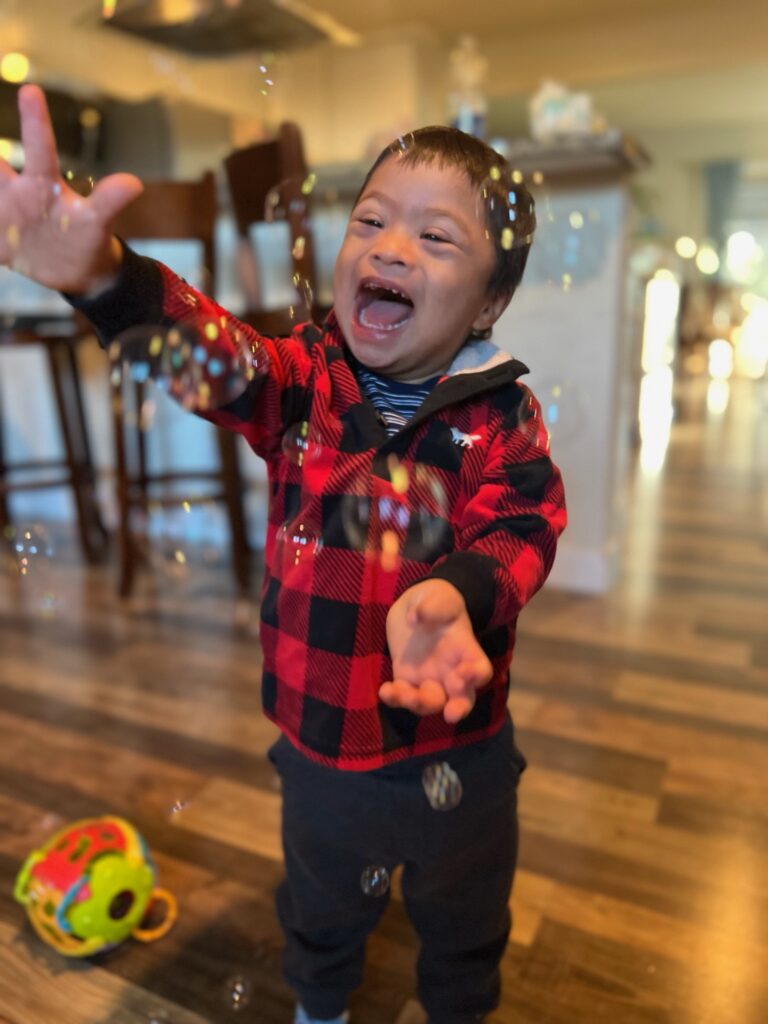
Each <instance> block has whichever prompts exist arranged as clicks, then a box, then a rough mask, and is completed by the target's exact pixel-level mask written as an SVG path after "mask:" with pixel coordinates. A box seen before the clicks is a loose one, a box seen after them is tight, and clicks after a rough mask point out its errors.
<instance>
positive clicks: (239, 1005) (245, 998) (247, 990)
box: [225, 974, 253, 1013]
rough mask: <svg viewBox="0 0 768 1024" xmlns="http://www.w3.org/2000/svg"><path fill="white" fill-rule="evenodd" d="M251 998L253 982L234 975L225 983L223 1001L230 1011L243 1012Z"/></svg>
mask: <svg viewBox="0 0 768 1024" xmlns="http://www.w3.org/2000/svg"><path fill="white" fill-rule="evenodd" d="M252 996H253V982H251V981H249V979H248V978H244V977H243V976H242V975H241V974H236V975H235V976H234V977H232V978H230V979H229V980H228V981H227V984H226V986H225V999H226V1002H227V1005H228V1006H229V1007H230V1009H232V1010H234V1011H235V1012H236V1013H237V1012H239V1011H240V1010H244V1009H245V1008H246V1006H248V1004H249V1003H250V1001H251V997H252Z"/></svg>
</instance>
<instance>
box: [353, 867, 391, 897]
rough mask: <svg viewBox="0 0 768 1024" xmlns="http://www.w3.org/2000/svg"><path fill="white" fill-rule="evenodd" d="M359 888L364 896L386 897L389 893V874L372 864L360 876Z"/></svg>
mask: <svg viewBox="0 0 768 1024" xmlns="http://www.w3.org/2000/svg"><path fill="white" fill-rule="evenodd" d="M360 887H361V888H362V890H363V892H364V893H365V895H366V896H374V897H377V898H378V897H380V896H386V895H387V893H388V892H389V872H388V871H387V869H386V868H384V867H380V866H378V865H373V864H372V865H371V866H370V867H367V868H366V869H365V871H363V873H362V875H361V876H360Z"/></svg>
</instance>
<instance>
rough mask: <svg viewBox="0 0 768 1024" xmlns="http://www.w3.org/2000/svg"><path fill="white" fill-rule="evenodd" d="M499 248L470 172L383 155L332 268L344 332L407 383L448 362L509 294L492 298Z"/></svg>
mask: <svg viewBox="0 0 768 1024" xmlns="http://www.w3.org/2000/svg"><path fill="white" fill-rule="evenodd" d="M494 263H495V250H494V246H493V243H492V241H491V239H490V238H489V237H488V234H487V227H486V220H485V211H484V209H483V206H482V203H481V202H480V200H479V196H478V194H477V190H476V189H475V188H474V186H473V185H472V183H471V182H470V180H469V178H468V177H466V176H465V175H464V174H463V173H462V172H461V171H460V170H458V169H457V168H454V167H445V168H440V167H439V166H437V165H436V164H421V165H418V166H416V167H404V166H402V165H401V164H400V163H399V161H398V159H397V157H395V156H392V157H389V158H387V159H386V160H385V161H384V163H382V164H381V165H380V166H379V167H378V168H377V170H376V171H375V172H374V174H373V176H372V177H371V180H370V181H369V182H368V185H367V186H366V188H365V191H364V192H363V194H362V196H361V197H360V200H359V202H358V203H357V205H356V206H355V208H354V210H353V211H352V214H351V217H350V220H349V225H348V226H347V232H346V235H345V237H344V242H343V244H342V247H341V250H340V252H339V255H338V258H337V260H336V269H335V271H334V279H333V284H334V308H335V310H336V316H337V317H338V321H339V324H340V326H341V330H342V333H343V334H344V337H345V339H346V341H347V344H348V345H349V347H350V349H351V350H352V352H353V354H354V355H355V356H356V358H357V359H359V360H360V362H361V363H363V364H364V365H365V366H367V367H369V368H370V369H372V370H377V371H379V372H380V373H384V374H387V375H388V376H390V377H395V378H397V379H398V380H403V381H420V380H426V379H427V378H429V377H432V376H434V375H435V374H438V373H441V372H443V371H444V370H446V369H447V367H448V366H449V365H450V362H451V360H452V358H453V356H454V355H455V353H456V352H457V351H458V350H459V348H461V346H462V344H463V343H464V341H465V339H466V338H467V336H468V335H469V334H470V332H471V331H472V330H473V329H475V330H482V329H485V328H487V327H490V326H491V324H493V323H494V321H495V320H496V319H497V317H498V316H499V315H500V314H501V312H502V311H503V310H504V308H505V306H506V304H507V302H508V299H507V297H506V296H497V297H495V298H493V297H491V296H489V295H488V292H487V285H488V281H489V279H490V277H491V272H492V270H493V267H494Z"/></svg>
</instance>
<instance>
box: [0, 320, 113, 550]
mask: <svg viewBox="0 0 768 1024" xmlns="http://www.w3.org/2000/svg"><path fill="white" fill-rule="evenodd" d="M92 336H93V335H92V331H91V329H90V327H89V326H88V324H87V323H86V321H85V320H83V319H82V318H81V317H79V316H78V315H77V314H74V315H66V314H64V315H58V316H53V317H51V316H21V317H16V318H14V320H13V321H12V322H10V324H4V323H2V322H0V348H2V347H4V346H36V347H40V346H42V348H43V349H44V350H45V353H46V357H47V362H48V369H49V372H50V379H51V384H52V386H53V394H54V399H55V403H56V415H57V422H58V429H59V432H60V437H61V443H62V447H63V449H64V452H63V456H62V457H61V458H55V457H51V458H46V459H28V460H21V461H13V462H11V461H9V459H8V455H7V445H6V442H5V436H4V434H5V431H4V429H3V427H4V423H5V422H6V420H5V414H4V411H3V408H2V392H1V391H0V535H2V536H7V535H8V531H9V530H10V529H11V528H12V521H11V514H10V509H9V502H8V497H9V495H11V494H13V493H14V492H17V491H33V490H45V489H52V488H60V487H68V488H69V489H70V491H71V493H72V497H73V499H74V506H75V515H76V522H77V531H78V536H79V540H80V547H81V550H82V553H83V556H84V558H85V560H86V561H87V562H88V563H89V564H91V565H96V564H98V563H101V562H103V561H104V560H105V559H106V556H107V553H108V548H109V536H108V534H107V530H106V529H105V527H104V523H103V521H102V518H101V514H100V511H99V506H98V502H97V497H96V473H95V470H94V465H93V458H92V454H91V443H90V437H89V433H88V424H87V420H86V414H85V407H84V404H83V390H82V384H81V380H80V372H79V367H78V357H77V356H78V354H77V349H78V347H79V345H80V344H81V343H82V342H84V341H87V340H90V339H91V338H92Z"/></svg>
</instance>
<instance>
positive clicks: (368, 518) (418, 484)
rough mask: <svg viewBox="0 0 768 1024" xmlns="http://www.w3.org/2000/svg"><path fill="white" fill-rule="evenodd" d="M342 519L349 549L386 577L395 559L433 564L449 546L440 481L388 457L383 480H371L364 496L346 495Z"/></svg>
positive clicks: (426, 471)
mask: <svg viewBox="0 0 768 1024" xmlns="http://www.w3.org/2000/svg"><path fill="white" fill-rule="evenodd" d="M341 519H342V524H343V528H344V533H345V535H346V538H347V542H348V543H349V545H350V547H352V548H353V549H355V550H357V551H364V552H366V554H368V556H369V557H372V558H375V559H377V560H378V562H379V564H380V566H381V568H382V569H383V570H384V571H385V572H394V571H396V570H397V569H398V568H399V565H400V559H401V558H408V559H414V560H416V561H434V559H435V558H437V557H438V555H439V554H441V553H442V552H443V551H446V550H448V549H449V547H450V544H451V530H450V526H449V522H448V519H449V517H448V501H447V498H446V495H445V491H444V489H443V486H442V484H441V482H440V479H439V477H438V476H437V475H436V473H434V472H433V471H431V470H430V469H428V467H426V466H424V465H421V464H419V463H417V464H416V465H406V464H405V463H404V462H400V460H399V459H398V458H397V457H396V456H394V455H390V456H389V458H388V459H387V468H386V474H385V475H384V477H383V478H382V477H379V476H372V477H370V479H369V480H368V481H367V483H366V485H365V491H364V493H358V494H349V495H345V496H344V498H343V499H342V501H341Z"/></svg>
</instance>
